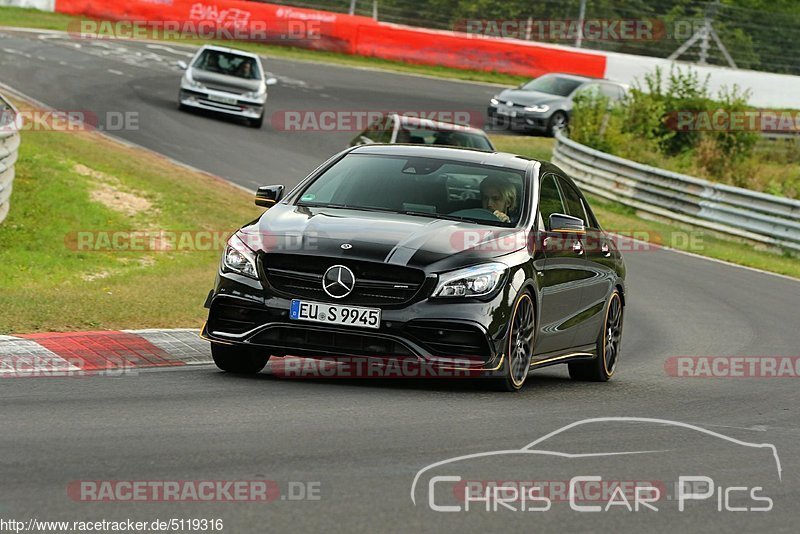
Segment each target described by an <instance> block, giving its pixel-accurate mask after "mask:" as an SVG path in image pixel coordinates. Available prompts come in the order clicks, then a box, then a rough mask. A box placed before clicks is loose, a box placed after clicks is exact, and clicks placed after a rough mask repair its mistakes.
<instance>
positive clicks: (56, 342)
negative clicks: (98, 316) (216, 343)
mask: <svg viewBox="0 0 800 534" xmlns="http://www.w3.org/2000/svg"><path fill="white" fill-rule="evenodd" d="M198 333H199V331H198V330H193V329H172V330H119V331H105V332H65V333H41V334H23V335H17V336H0V378H3V377H5V378H9V377H38V376H82V375H86V374H103V373H108V374H115V373H116V374H119V373H120V372H126V371H128V370H131V369H140V368H152V367H176V366H184V365H195V364H206V363H211V362H212V359H211V349H210V347H209V343H208V341H205V340H203V339H201V338H200V337H199V335H198Z"/></svg>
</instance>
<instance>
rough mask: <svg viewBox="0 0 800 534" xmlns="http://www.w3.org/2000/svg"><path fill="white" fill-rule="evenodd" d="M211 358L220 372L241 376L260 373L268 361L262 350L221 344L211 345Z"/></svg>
mask: <svg viewBox="0 0 800 534" xmlns="http://www.w3.org/2000/svg"><path fill="white" fill-rule="evenodd" d="M211 356H212V358H214V363H215V364H216V365H217V367H219V368H220V369H221V370H223V371H226V372H228V373H237V374H243V375H254V374H257V373H260V372H261V370H262V369H264V367H265V366H266V365H267V362H268V361H269V355H268V354H264V352H263V350H259V349H257V348H254V347H253V348H251V347H242V346H238V345H223V344H221V343H211Z"/></svg>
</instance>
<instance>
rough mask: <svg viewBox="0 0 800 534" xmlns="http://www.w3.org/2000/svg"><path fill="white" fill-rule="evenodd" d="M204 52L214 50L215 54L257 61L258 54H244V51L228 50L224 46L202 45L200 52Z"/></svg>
mask: <svg viewBox="0 0 800 534" xmlns="http://www.w3.org/2000/svg"><path fill="white" fill-rule="evenodd" d="M204 50H214V51H215V52H228V53H230V54H236V55H237V56H244V57H250V58H253V59H258V54H254V53H252V52H245V51H244V50H239V49H237V48H228V47H224V46H216V45H203V47H202V48H201V49H200V51H201V52H202V51H204Z"/></svg>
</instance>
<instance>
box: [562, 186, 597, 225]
mask: <svg viewBox="0 0 800 534" xmlns="http://www.w3.org/2000/svg"><path fill="white" fill-rule="evenodd" d="M558 183H559V185H560V186H561V192H562V193H563V194H564V204H566V206H567V215H572V216H573V217H577V218H578V219H581V220H582V221H583V224H584V225H586V226H590V224H589V221H588V219H587V217H586V210H584V209H583V201H582V200H581V195H580V193H578V191H577V190H576V189H575V188H574V187H573V186H572V184H570V183H569V182H567V181H566V180H564V179H563V178H559V179H558Z"/></svg>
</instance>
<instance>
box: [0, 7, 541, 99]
mask: <svg viewBox="0 0 800 534" xmlns="http://www.w3.org/2000/svg"><path fill="white" fill-rule="evenodd" d="M78 20H80V18H79V17H73V16H71V15H64V14H62V13H46V12H42V11H37V10H35V9H27V8H19V7H0V26H10V27H17V28H36V29H43V30H60V31H67V27H68V25H69V23H70V22H75V21H78ZM169 41H170V42H179V43H183V44H190V45H192V44H193V45H197V46H200V45H203V44H219V45H224V46H235V47H236V48H239V49H242V50H248V51H250V52H255V53H258V54H260V55H262V56H265V57H271V58H278V59H297V60H304V61H316V62H321V63H328V64H333V65H344V66H348V67H361V68H372V69H381V70H387V71H392V72H400V73H404V74H418V75H424V76H433V77H436V78H442V79H449V80H463V81H472V82H485V83H496V84H502V85H509V86H516V85H519V84H520V83H522V82H525V81H528V80H530V77H526V76H513V75H510V74H503V73H498V72H484V71H478V70H461V69H453V68H449V67H437V66H431V65H416V64H413V63H405V62H402V61H391V60H387V59H381V58H376V57H364V56H351V55H349V54H339V53H334V52H325V51H317V50H308V49H304V48H297V47H290V46H278V45H269V44H262V43H255V42H247V41H220V40H200V39H170V40H169Z"/></svg>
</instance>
